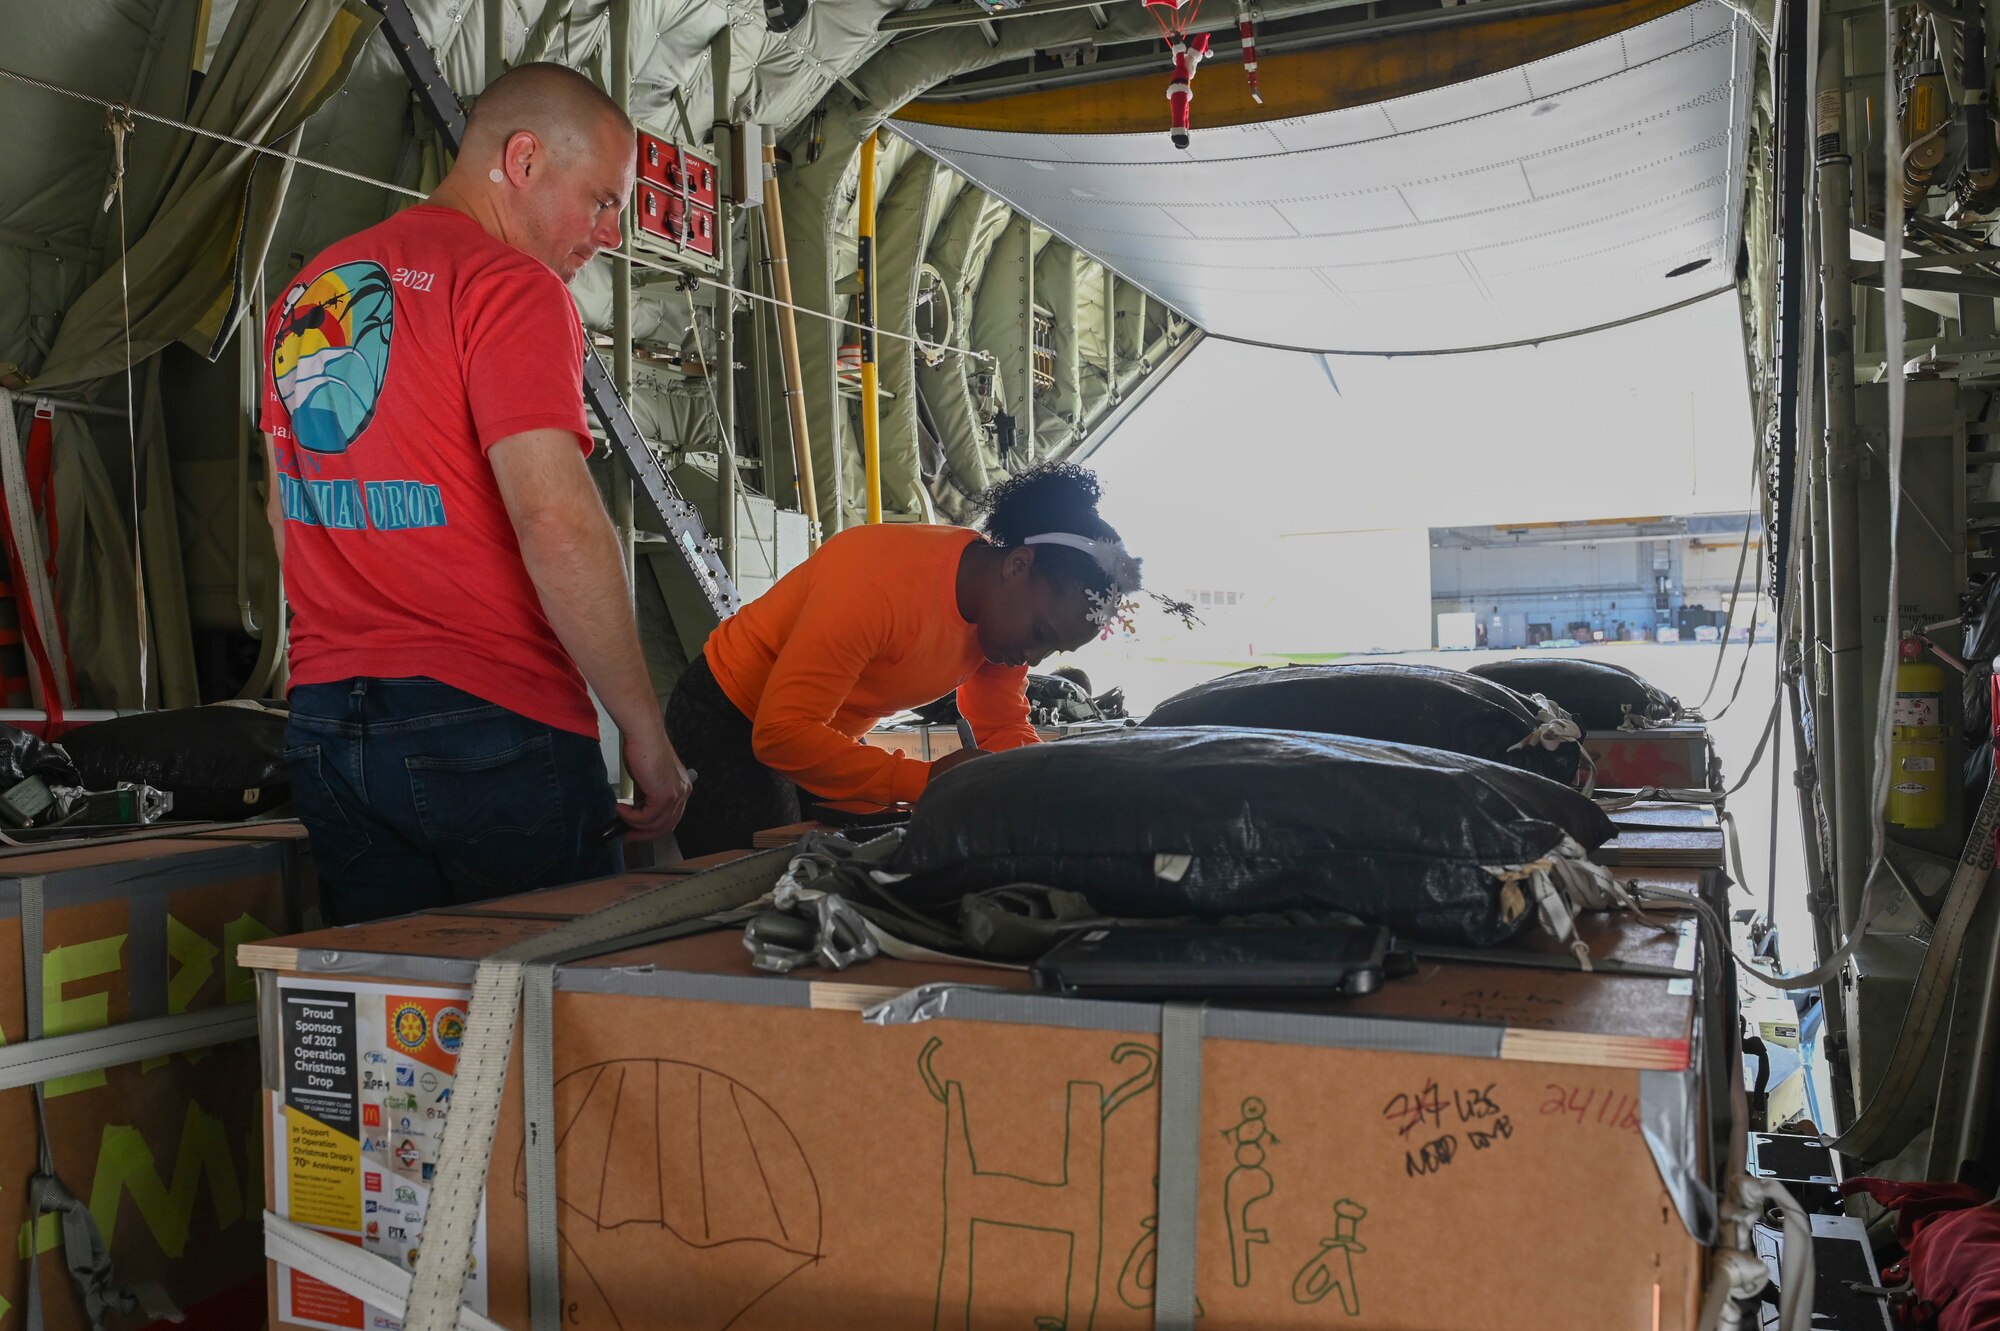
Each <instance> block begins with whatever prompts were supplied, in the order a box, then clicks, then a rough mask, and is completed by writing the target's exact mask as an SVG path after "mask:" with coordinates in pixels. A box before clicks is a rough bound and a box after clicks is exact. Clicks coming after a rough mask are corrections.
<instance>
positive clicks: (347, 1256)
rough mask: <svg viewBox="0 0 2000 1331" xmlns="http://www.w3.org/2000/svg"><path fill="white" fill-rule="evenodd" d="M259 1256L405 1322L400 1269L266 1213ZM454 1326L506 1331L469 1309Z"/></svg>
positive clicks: (405, 1276)
mask: <svg viewBox="0 0 2000 1331" xmlns="http://www.w3.org/2000/svg"><path fill="white" fill-rule="evenodd" d="M453 1098H454V1099H456V1098H457V1097H455V1096H454V1097H453ZM264 1255H265V1256H266V1257H268V1258H270V1259H271V1260H272V1261H274V1262H277V1263H278V1264H280V1265H281V1266H288V1267H290V1268H291V1269H292V1270H294V1271H297V1272H300V1273H301V1274H303V1275H308V1276H311V1277H312V1278H313V1279H314V1280H317V1281H319V1282H320V1283H321V1284H324V1285H331V1286H332V1287H333V1288H335V1289H338V1290H341V1291H342V1292H344V1293H347V1294H351V1295H353V1296H354V1297H355V1298H357V1299H360V1300H362V1301H363V1302H365V1303H367V1304H368V1305H369V1306H370V1307H374V1308H380V1309H382V1310H384V1311H385V1312H388V1313H391V1314H393V1315H395V1316H396V1317H402V1316H404V1315H405V1312H406V1309H407V1308H408V1306H409V1299H410V1274H409V1272H407V1271H405V1270H403V1268H402V1267H400V1266H398V1265H396V1264H395V1263H394V1262H392V1261H390V1260H389V1259H388V1258H386V1257H377V1256H376V1255H375V1254H374V1253H372V1252H365V1251H363V1250H362V1249H360V1248H357V1247H355V1246H354V1245H353V1244H351V1243H342V1242H341V1241H340V1240H339V1239H335V1238H330V1237H328V1236H327V1235H325V1234H322V1233H320V1232H319V1231H318V1230H316V1229H307V1228H306V1227H305V1226H304V1225H300V1224H295V1223H294V1222H292V1221H290V1220H287V1219H285V1218H284V1217H283V1216H281V1215H274V1214H272V1213H271V1212H269V1211H266V1212H264ZM454 1326H455V1327H456V1331H506V1328H505V1327H503V1326H501V1325H500V1323H498V1322H496V1321H494V1320H493V1319H492V1318H490V1317H485V1316H483V1315H481V1314H479V1313H477V1312H474V1311H473V1310H472V1309H470V1308H460V1309H459V1310H458V1320H457V1321H456V1323H454Z"/></svg>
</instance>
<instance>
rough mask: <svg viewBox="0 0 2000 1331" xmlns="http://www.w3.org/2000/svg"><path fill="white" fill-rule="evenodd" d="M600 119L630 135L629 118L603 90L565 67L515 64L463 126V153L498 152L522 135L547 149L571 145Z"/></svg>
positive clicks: (475, 105) (489, 87) (547, 63)
mask: <svg viewBox="0 0 2000 1331" xmlns="http://www.w3.org/2000/svg"><path fill="white" fill-rule="evenodd" d="M605 120H611V121H614V122H615V123H616V124H617V125H618V126H619V128H620V129H622V130H623V131H624V132H625V134H626V135H627V136H628V137H629V136H630V135H631V134H632V121H631V118H630V117H628V116H627V115H626V114H625V108H624V107H622V106H620V105H618V103H616V102H614V101H612V100H611V98H610V97H609V96H607V95H606V94H605V92H604V90H603V89H601V88H599V87H598V86H597V85H596V84H595V83H592V82H591V81H590V80H589V79H587V78H585V77H584V76H583V75H581V74H579V73H577V72H576V71H575V70H573V69H570V68H569V67H568V66H566V65H558V64H555V63H553V62H550V61H546V60H543V61H536V62H535V63H533V64H528V65H516V66H515V67H514V68H512V69H510V70H508V71H507V72H506V73H505V74H502V75H501V76H500V77H499V78H497V79H495V80H493V82H492V83H490V84H488V85H487V87H486V91H484V92H482V93H480V94H479V97H478V99H477V100H476V101H474V102H473V104H472V115H471V117H470V118H468V119H467V121H466V124H465V144H464V154H465V155H466V156H468V157H470V156H476V155H479V154H481V153H484V152H499V151H500V150H501V148H502V147H503V146H504V145H505V144H506V142H507V140H508V139H510V138H512V137H513V136H514V135H516V134H519V133H522V132H526V133H529V134H533V135H534V136H535V137H536V138H538V139H540V140H541V141H542V142H543V143H545V144H547V145H548V146H549V147H550V148H557V147H559V146H561V145H563V143H564V141H565V140H567V146H571V147H574V146H575V145H577V144H579V143H580V142H581V141H582V140H583V139H584V138H586V137H587V136H588V135H589V134H590V133H591V131H592V130H594V129H596V128H597V126H598V125H599V124H601V123H602V122H604V121H605Z"/></svg>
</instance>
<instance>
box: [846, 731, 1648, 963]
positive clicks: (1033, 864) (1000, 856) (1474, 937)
mask: <svg viewBox="0 0 2000 1331" xmlns="http://www.w3.org/2000/svg"><path fill="white" fill-rule="evenodd" d="M1613 833H1614V829H1613V827H1612V824H1611V821H1610V820H1609V819H1608V818H1607V817H1606V816H1605V815H1604V813H1603V812H1602V811H1601V810H1599V809H1598V808H1597V806H1596V805H1594V804H1592V803H1591V802H1590V801H1589V800H1587V799H1585V798H1584V797H1583V796H1582V795H1580V794H1578V793H1577V792H1576V791H1574V790H1569V789H1566V788H1564V787H1563V786H1561V785H1558V784H1557V783H1555V782H1553V781H1549V780H1546V779H1544V778H1542V777H1538V776H1534V775H1531V774H1529V773H1526V772H1521V771H1517V770H1515V769H1514V768H1511V767H1503V766H1501V765H1500V764H1498V763H1492V762H1487V761H1485V760H1484V759H1480V758H1472V757H1467V756H1465V755H1463V754H1456V753H1447V752H1445V751H1444V750H1442V749H1428V748H1419V747H1417V746H1415V745H1403V744H1389V743H1383V742H1380V741H1373V740H1357V739H1346V738H1342V737H1338V736H1331V735H1319V734H1311V733H1307V732H1304V731H1291V730H1247V729H1204V728H1191V729H1184V730H1176V729H1166V728H1153V729H1139V730H1131V731H1126V732H1122V733H1114V734H1109V735H1103V736H1093V737H1090V738H1087V739H1074V740H1065V741H1063V742H1061V743H1056V744H1036V745H1030V746H1027V747H1025V748H1020V749H1014V750H1010V751H1008V752H1006V753H998V754H994V755H992V756H990V757H985V758H980V759H978V760H977V761H975V762H970V763H966V764H964V765H963V766H960V767H957V768H954V769H952V770H951V771H949V772H946V773H945V774H944V775H943V776H940V777H939V778H938V779H937V780H935V781H933V782H932V783H931V785H930V788H929V789H928V790H927V791H926V792H925V794H924V797H923V799H922V800H921V801H920V802H919V803H918V805H917V808H916V812H915V814H914V816H913V818H912V820H911V823H910V829H909V833H908V836H907V837H906V839H905V841H904V843H903V845H902V847H901V849H900V850H898V851H897V853H896V855H895V856H894V858H893V859H891V860H890V861H889V863H888V864H887V865H885V866H884V868H885V869H886V870H887V871H888V872H891V873H895V874H902V875H907V876H908V878H907V880H906V881H902V882H899V883H897V884H896V885H895V886H894V887H893V889H892V890H893V891H894V892H895V894H896V895H897V896H898V897H899V898H900V899H902V900H904V901H906V902H908V903H910V904H912V905H915V906H919V907H937V906H942V905H947V904H951V903H955V902H956V901H957V899H958V898H960V897H961V896H962V895H964V894H965V893H969V892H978V891H982V890H984V889H988V888H992V887H997V886H1001V885H1004V884H1009V883H1039V884H1042V885H1045V886H1049V887H1055V888H1061V889H1065V890H1068V891H1073V892H1077V893H1080V894H1082V895H1084V896H1085V897H1087V898H1088V899H1089V901H1090V903H1091V905H1092V906H1093V907H1094V908H1095V909H1096V910H1097V911H1099V912H1101V913H1103V914H1106V915H1115V916H1120V917H1126V918H1158V917H1173V916H1186V915H1194V916H1198V917H1201V918H1206V919H1219V918H1222V917H1225V916H1234V915H1245V914H1251V913H1257V912H1267V911H1295V910H1314V911H1324V910H1337V911H1346V912H1349V913H1352V914H1354V915H1357V916H1359V917H1361V918H1362V919H1363V920H1366V921H1368V922H1370V923H1376V924H1383V925H1387V926H1389V927H1390V928H1391V929H1393V930H1395V931H1396V932H1397V933H1398V934H1401V935H1403V936H1404V937H1407V938H1412V939H1419V940H1425V941H1430V942H1438V943H1461V944H1472V945H1487V944H1495V943H1500V942H1504V941H1506V940H1508V939H1511V938H1513V937H1514V936H1516V935H1517V934H1519V933H1520V932H1522V931H1523V930H1524V929H1526V928H1527V927H1528V926H1529V924H1530V922H1531V920H1532V918H1533V915H1532V912H1531V911H1525V910H1522V909H1521V908H1520V898H1519V894H1518V893H1509V892H1507V891H1506V890H1505V889H1506V883H1505V881H1504V879H1503V876H1502V874H1501V873H1500V872H1496V870H1505V869H1508V868H1513V867H1518V866H1521V865H1524V864H1529V863H1532V862H1535V861H1538V860H1541V859H1543V858H1544V857H1546V856H1549V855H1550V854H1552V853H1553V852H1555V851H1557V850H1558V848H1559V847H1562V846H1563V845H1564V843H1565V841H1566V840H1568V841H1574V842H1575V843H1577V844H1579V845H1581V846H1582V847H1583V848H1584V849H1586V850H1594V849H1596V848H1597V847H1598V846H1600V845H1602V844H1603V843H1604V842H1605V841H1607V840H1609V839H1610V838H1611V836H1612V835H1613Z"/></svg>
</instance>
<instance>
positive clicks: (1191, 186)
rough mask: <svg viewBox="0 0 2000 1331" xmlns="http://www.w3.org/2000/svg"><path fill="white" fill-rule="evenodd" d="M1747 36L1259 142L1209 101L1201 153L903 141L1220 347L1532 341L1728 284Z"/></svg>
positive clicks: (1611, 54)
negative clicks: (1684, 268)
mask: <svg viewBox="0 0 2000 1331" xmlns="http://www.w3.org/2000/svg"><path fill="white" fill-rule="evenodd" d="M1740 25H1741V20H1738V19H1735V18H1734V17H1733V16H1732V15H1731V13H1730V11H1729V10H1727V9H1726V8H1725V7H1724V6H1723V5H1722V4H1720V3H1718V2H1717V0H1702V3H1699V4H1696V5H1694V6H1692V7H1690V8H1688V9H1684V10H1680V11H1678V12H1676V13H1673V14H1670V15H1667V16H1666V17H1664V18H1661V19H1657V20H1655V21H1653V22H1651V23H1646V24H1642V25H1640V26H1639V27H1637V28H1633V29H1631V30H1629V31H1627V32H1624V33H1621V34H1618V35H1617V36H1613V37H1608V38H1605V39H1603V40H1601V41H1597V42H1592V43H1590V44H1589V45H1587V46H1583V47H1579V48H1577V49H1576V50H1573V51H1566V52H1563V53H1561V54H1559V55H1555V56H1551V57H1549V58H1548V59H1546V60H1540V61H1536V62H1535V63H1533V64H1531V65H1526V66H1523V67H1521V68H1518V69H1511V70H1505V71H1502V72H1500V73H1498V74H1494V75H1490V76H1488V77H1485V78H1481V79H1475V80H1471V81H1469V82H1467V83H1463V84H1456V85H1453V86H1451V87H1447V88H1439V89H1436V90H1434V91H1431V92H1426V93H1420V94H1417V95H1415V96H1412V97H1404V98H1398V99H1396V100H1394V101H1390V102H1385V103H1380V104H1377V105H1371V106H1365V107H1355V108H1353V109H1351V110H1346V111H1334V112H1329V113H1327V114H1325V115H1317V116H1305V117H1300V118H1295V119H1290V120H1282V121H1272V122H1269V123H1267V124H1263V125H1245V126H1238V127H1226V128H1218V129H1203V128H1201V127H1200V102H1199V101H1198V100H1197V102H1196V104H1195V123H1196V128H1195V133H1194V140H1193V144H1192V145H1191V147H1190V149H1189V151H1187V152H1186V153H1180V152H1176V151H1175V150H1174V149H1173V148H1172V147H1170V146H1169V145H1168V143H1167V136H1166V132H1165V129H1164V124H1165V110H1164V107H1163V108H1162V116H1161V121H1162V129H1161V131H1160V132H1159V133H1157V134H1125V135H1057V136H1050V135H1026V134H1009V133H1004V132H993V131H984V130H962V129H948V128H942V127H937V126H929V125H918V124H899V125H898V127H897V128H898V129H899V130H900V132H902V133H903V134H905V135H907V136H908V137H910V138H912V139H914V140H915V141H917V142H918V143H920V144H922V145H924V146H925V147H926V148H928V149H929V150H930V151H931V152H933V153H935V154H936V155H938V156H939V157H941V158H943V159H944V160H946V161H947V162H949V163H951V164H952V165H953V166H954V167H956V168H957V169H958V170H960V171H962V172H964V173H965V174H966V175H968V176H970V177H972V178H973V179H974V180H976V181H978V182H979V183H980V184H982V185H984V186H986V187H987V188H988V189H990V190H992V191H993V192H995V193H996V194H999V195H1001V196H1002V197H1004V198H1006V199H1008V200H1009V201H1010V202H1012V203H1013V204H1014V205H1015V206H1016V207H1018V208H1020V209H1021V210H1022V211H1024V212H1026V213H1028V214H1029V215H1031V216H1033V217H1035V218H1036V219H1037V220H1038V221H1040V222H1041V223H1042V224H1044V225H1045V226H1048V227H1049V228H1050V229H1052V230H1054V231H1056V232H1058V233H1060V234H1061V235H1063V236H1064V237H1066V238H1067V239H1069V240H1070V241H1071V242H1072V243H1074V244H1076V245H1077V246H1078V247H1079V248H1081V249H1084V250H1086V251H1088V252H1089V253H1091V254H1094V255H1096V256H1097V257H1098V258H1100V259H1102V260H1103V261H1105V262H1106V263H1108V264H1109V265H1110V266H1112V267H1113V268H1115V269H1117V270H1118V271H1119V272H1120V273H1122V274H1123V275H1124V276H1126V277H1127V278H1129V279H1131V280H1132V281H1135V282H1138V283H1140V284H1141V285H1143V286H1145V287H1147V288H1148V289H1150V290H1151V291H1152V292H1153V294H1155V295H1156V296H1158V297H1159V298H1160V299H1162V300H1164V301H1166V302H1167V303H1169V304H1171V305H1174V306H1175V307H1177V308H1179V309H1180V310H1181V311H1182V312H1183V313H1185V314H1187V315H1188V316H1189V317H1190V318H1192V319H1194V320H1195V321H1196V322H1197V323H1198V324H1200V325H1201V326H1202V327H1203V328H1204V329H1206V330H1207V331H1208V332H1210V333H1212V334H1216V335H1218V336H1222V337H1232V338H1239V339H1244V340H1249V341H1257V342H1267V343H1271V344H1274V345H1279V346H1294V347H1302V348H1308V349H1312V350H1327V351H1363V352H1370V351H1384V352H1387V351H1441V350H1452V349H1456V348H1460V347H1469V346H1481V345H1490V344H1493V343H1500V342H1514V341H1531V340H1534V339H1538V338H1545V337H1553V336H1558V335H1561V334H1563V333H1569V332H1574V331H1577V330H1579V329H1583V328H1590V327H1595V326H1597V325H1599V324H1605V323H1613V322H1617V321H1619V320H1623V319H1631V318H1636V317H1640V316H1643V315H1645V314H1649V313H1651V312H1653V311H1655V310H1659V309H1663V308H1665V307H1667V306H1669V305H1673V304H1676V303H1678V302H1680V301H1682V300H1685V299H1687V298H1689V297H1692V296H1697V295H1700V294H1702V293H1704V292H1708V291H1713V290H1716V289H1718V288H1719V287H1722V286H1725V285H1727V284H1728V282H1729V279H1730V273H1731V270H1733V268H1734V262H1733V259H1730V258H1728V256H1732V255H1734V254H1735V252H1736V245H1737V236H1738V229H1739V227H1740V222H1741V219H1740V215H1739V214H1740V203H1739V200H1740V198H1741V193H1742V177H1743V161H1742V159H1743V153H1744V139H1745V131H1744V109H1745V105H1746V101H1747V96H1748V91H1749V74H1750V58H1751V48H1752V41H1751V38H1750V36H1749V33H1748V31H1747V29H1743V28H1742V27H1741V26H1740ZM1227 73H1228V71H1227V70H1221V71H1215V72H1213V73H1211V74H1209V75H1205V76H1204V77H1215V76H1218V75H1220V76H1226V75H1227ZM1700 257H1707V258H1710V259H1711V260H1712V261H1711V262H1710V263H1709V264H1708V265H1706V266H1705V267H1703V268H1701V269H1699V270H1697V271H1695V272H1694V273H1691V274H1687V275H1684V276H1681V277H1675V278H1668V277H1666V276H1665V274H1666V272H1667V271H1668V270H1670V269H1672V268H1674V267H1676V266H1678V265H1681V264H1685V263H1687V262H1690V261H1691V260H1692V259H1694V258H1700Z"/></svg>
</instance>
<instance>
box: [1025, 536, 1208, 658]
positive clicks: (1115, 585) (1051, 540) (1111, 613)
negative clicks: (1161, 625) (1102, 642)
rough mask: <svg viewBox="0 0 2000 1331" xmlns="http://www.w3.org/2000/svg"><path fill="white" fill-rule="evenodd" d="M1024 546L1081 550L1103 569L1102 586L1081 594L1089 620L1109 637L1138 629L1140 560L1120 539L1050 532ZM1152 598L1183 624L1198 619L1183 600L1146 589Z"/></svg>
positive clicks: (1191, 607)
mask: <svg viewBox="0 0 2000 1331" xmlns="http://www.w3.org/2000/svg"><path fill="white" fill-rule="evenodd" d="M1021 544H1023V545H1066V546H1068V547H1069V548H1070V549H1072V550H1081V551H1083V553H1085V554H1087V555H1089V556H1090V557H1091V559H1093V560H1094V561H1096V563H1097V566H1098V568H1100V569H1102V570H1103V571H1104V577H1105V582H1104V585H1103V586H1102V587H1086V588H1084V591H1083V595H1084V599H1085V601H1086V602H1088V604H1089V606H1090V609H1089V611H1088V617H1089V619H1090V622H1091V623H1093V624H1095V625H1097V627H1098V628H1099V629H1101V630H1102V633H1101V634H1100V635H1099V636H1100V637H1106V638H1108V637H1110V636H1111V634H1112V633H1113V631H1119V632H1122V633H1123V634H1124V635H1125V636H1126V637H1128V638H1129V637H1131V636H1133V634H1134V633H1135V632H1136V631H1137V630H1136V624H1135V616H1136V614H1137V613H1138V609H1139V603H1138V601H1136V600H1135V599H1133V594H1134V593H1136V592H1138V591H1139V590H1140V573H1139V565H1140V561H1139V560H1137V559H1134V558H1133V557H1132V555H1131V553H1130V552H1129V551H1127V550H1126V549H1125V546H1124V543H1123V542H1120V541H1098V540H1092V539H1091V538H1090V537H1088V536H1078V535H1076V534H1075V533H1074V532H1066V531H1052V532H1044V533H1042V534H1041V535H1040V536H1030V537H1028V538H1027V539H1026V540H1024V541H1022V542H1021ZM1146 594H1147V595H1148V596H1151V597H1152V598H1153V599H1154V600H1156V601H1158V602H1159V603H1160V604H1161V605H1162V606H1163V607H1165V609H1166V611H1167V613H1168V614H1171V615H1175V616H1177V617H1179V619H1180V620H1181V622H1182V623H1183V624H1186V625H1187V626H1188V627H1190V628H1192V627H1193V626H1194V625H1195V624H1197V623H1199V622H1200V621H1199V620H1198V619H1196V618H1195V613H1194V607H1193V606H1191V605H1189V604H1187V603H1186V602H1185V601H1176V600H1174V599H1173V598H1172V597H1168V596H1162V595H1160V594H1159V593H1158V592H1148V593H1146Z"/></svg>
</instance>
